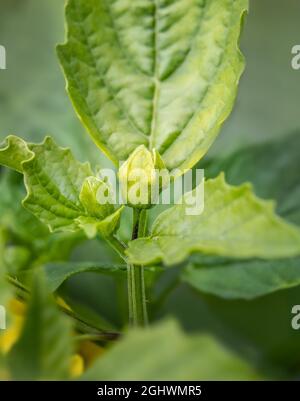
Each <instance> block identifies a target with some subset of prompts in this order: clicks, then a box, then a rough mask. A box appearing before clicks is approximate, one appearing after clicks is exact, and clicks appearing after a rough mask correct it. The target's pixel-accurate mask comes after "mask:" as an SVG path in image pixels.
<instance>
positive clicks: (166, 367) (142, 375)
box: [83, 321, 259, 380]
mask: <svg viewBox="0 0 300 401" xmlns="http://www.w3.org/2000/svg"><path fill="white" fill-rule="evenodd" d="M199 377H201V380H229V379H230V380H257V379H259V376H258V375H257V373H256V372H255V371H254V370H253V369H252V368H250V367H249V366H248V365H247V364H246V363H245V362H243V361H241V360H240V359H239V357H237V356H236V355H234V354H231V353H230V352H228V351H227V350H225V349H224V348H223V347H222V345H220V344H218V343H217V342H216V341H215V340H214V339H213V338H211V337H209V336H205V335H202V336H200V335H194V336H188V335H186V334H184V333H183V332H182V331H181V330H180V328H179V327H178V325H177V324H176V323H175V322H174V321H165V322H161V323H160V324H157V325H156V326H152V327H151V328H150V329H148V330H145V329H139V330H135V331H132V332H130V333H128V334H127V335H126V336H125V338H124V339H123V340H122V341H121V342H120V343H118V344H117V345H116V346H115V347H114V348H113V349H112V350H111V351H110V352H109V353H107V354H106V355H104V356H103V357H102V358H100V359H99V360H98V361H97V362H96V363H95V364H94V366H93V367H92V368H91V369H90V370H88V371H87V372H86V374H85V375H84V376H83V379H84V380H199Z"/></svg>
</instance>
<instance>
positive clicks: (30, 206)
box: [0, 136, 123, 237]
mask: <svg viewBox="0 0 300 401" xmlns="http://www.w3.org/2000/svg"><path fill="white" fill-rule="evenodd" d="M2 151H3V153H1V152H2ZM15 155H16V162H15V163H14V164H12V163H11V162H10V160H14V157H15ZM0 164H3V165H4V166H6V167H10V168H14V169H16V170H17V171H21V172H22V173H23V174H24V180H25V186H26V189H27V196H26V198H25V199H24V200H23V205H24V207H25V208H26V209H27V210H29V211H30V212H31V213H33V214H34V215H35V216H36V217H38V218H39V219H40V220H41V221H42V222H43V223H44V224H46V225H47V226H48V227H49V229H50V230H51V231H53V232H55V231H69V232H76V231H79V230H81V229H83V230H84V232H85V233H86V234H87V236H88V237H95V236H96V234H97V232H100V233H101V234H103V235H104V236H108V235H110V234H111V233H112V232H113V231H115V230H116V228H117V227H118V223H119V219H120V214H121V211H122V209H123V208H122V207H121V208H119V209H117V210H115V208H114V206H113V205H112V210H110V209H109V210H107V209H108V208H107V206H106V205H101V204H100V203H99V205H98V209H101V210H102V216H104V218H102V219H99V213H98V214H97V215H95V214H94V213H93V214H91V213H90V211H88V210H87V209H86V206H85V204H83V203H82V200H83V199H85V197H81V195H82V193H83V190H82V188H83V189H85V183H86V181H87V180H88V179H90V178H91V177H92V176H93V173H92V170H91V167H90V165H89V163H84V164H82V163H80V162H78V161H77V160H76V159H75V158H74V157H73V155H72V153H71V151H70V149H63V148H60V147H58V146H57V145H56V144H55V142H54V141H53V140H52V139H51V138H50V137H46V138H45V140H44V142H43V143H42V144H39V145H35V144H30V143H28V144H27V143H26V142H24V141H23V140H21V139H20V138H18V137H15V136H9V137H8V138H7V139H6V141H5V143H3V144H2V147H1V148H0ZM95 179H96V178H95ZM103 185H106V184H105V183H104V184H103ZM85 192H86V191H85ZM85 196H86V195H85ZM93 196H95V194H93ZM114 210H115V211H114ZM112 211H114V212H113V213H112ZM107 213H109V214H107Z"/></svg>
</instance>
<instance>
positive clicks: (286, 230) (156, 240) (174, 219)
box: [127, 174, 300, 265]
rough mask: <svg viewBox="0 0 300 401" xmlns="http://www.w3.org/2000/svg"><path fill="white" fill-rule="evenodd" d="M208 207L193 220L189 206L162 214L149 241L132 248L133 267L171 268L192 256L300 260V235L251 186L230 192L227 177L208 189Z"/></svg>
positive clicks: (212, 182) (137, 242) (211, 183)
mask: <svg viewBox="0 0 300 401" xmlns="http://www.w3.org/2000/svg"><path fill="white" fill-rule="evenodd" d="M191 194H192V196H194V194H193V192H192V193H188V194H186V195H185V199H187V197H189V196H191ZM204 201H205V203H204V211H203V213H202V214H199V215H195V216H191V215H188V214H187V211H186V210H187V207H188V206H187V205H189V203H188V202H187V205H186V204H185V203H184V202H183V203H182V204H181V205H176V206H174V207H171V208H169V209H168V210H166V211H165V212H163V213H161V214H160V215H159V217H158V218H157V219H156V220H155V222H154V224H153V227H152V232H151V236H150V237H149V238H142V239H137V240H135V241H132V242H130V243H129V248H128V250H127V255H128V257H129V259H130V260H131V262H132V263H137V264H143V265H145V264H149V263H157V262H160V261H163V262H164V263H165V264H167V265H171V264H175V263H179V262H181V261H183V260H184V259H185V258H187V257H188V256H189V254H190V253H192V252H199V253H204V254H211V255H219V256H228V257H235V258H251V257H260V258H265V259H271V258H283V257H291V256H296V255H299V254H300V230H299V229H298V228H297V227H295V226H293V225H290V224H288V223H286V222H285V221H284V220H282V219H281V218H279V217H278V216H276V214H275V213H274V204H273V202H269V201H263V200H260V199H259V198H257V197H256V196H255V195H254V194H253V192H252V189H251V187H250V186H249V185H248V184H245V185H242V186H240V187H233V186H230V185H228V184H227V183H226V182H225V180H224V176H223V175H222V174H221V175H220V176H219V177H218V178H215V179H210V180H208V181H207V182H206V183H205V197H204ZM178 243H180V247H179V246H178Z"/></svg>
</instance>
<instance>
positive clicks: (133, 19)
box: [58, 0, 248, 169]
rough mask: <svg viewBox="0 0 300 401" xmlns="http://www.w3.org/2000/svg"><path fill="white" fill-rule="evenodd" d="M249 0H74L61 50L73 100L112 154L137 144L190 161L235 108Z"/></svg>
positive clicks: (169, 158)
mask: <svg viewBox="0 0 300 401" xmlns="http://www.w3.org/2000/svg"><path fill="white" fill-rule="evenodd" d="M247 8H248V1H247V0H226V1H222V2H220V1H218V0H211V1H209V2H207V1H194V0H180V1H176V2H169V1H165V2H154V1H152V2H150V1H139V2H138V3H137V4H136V5H135V7H132V5H131V3H130V1H128V0H126V1H119V0H118V1H114V2H113V3H111V2H107V1H99V0H69V2H68V5H67V8H66V19H67V24H68V33H67V43H66V44H65V45H62V46H59V47H58V55H59V58H60V61H61V64H62V66H63V68H64V72H65V75H66V78H67V83H68V92H69V95H70V97H71V100H72V103H73V105H74V107H75V109H76V111H77V113H78V115H79V116H80V119H81V121H82V122H83V124H84V125H85V126H86V127H87V129H88V131H89V133H90V135H91V136H92V137H93V139H94V140H95V142H96V143H97V145H99V146H100V147H101V149H102V150H103V151H104V152H105V153H106V154H108V155H109V156H110V157H111V158H112V159H113V160H114V161H118V160H126V159H127V157H128V156H129V155H130V153H131V152H132V151H133V150H134V149H135V148H136V147H137V146H139V145H141V144H144V145H147V146H148V147H149V148H150V149H152V148H156V149H157V150H158V151H159V153H160V154H161V155H162V157H163V160H164V162H165V164H166V166H167V167H168V168H176V167H180V168H182V169H183V168H189V167H191V166H192V165H194V164H195V163H196V162H197V161H198V160H199V159H200V158H201V157H202V156H203V155H204V154H205V153H206V152H207V150H208V148H209V146H210V145H211V143H212V142H213V140H214V139H215V137H216V135H217V133H218V132H219V129H220V126H221V125H222V123H223V122H224V120H225V119H226V118H227V117H228V115H229V113H230V111H231V109H232V105H233V101H234V99H235V95H236V90H237V84H238V81H239V78H240V75H241V72H242V70H243V68H244V61H243V57H242V55H241V53H240V51H239V49H238V45H237V42H238V39H239V36H240V26H241V19H242V17H243V15H244V13H245V12H246V10H247Z"/></svg>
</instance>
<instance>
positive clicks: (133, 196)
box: [119, 145, 169, 208]
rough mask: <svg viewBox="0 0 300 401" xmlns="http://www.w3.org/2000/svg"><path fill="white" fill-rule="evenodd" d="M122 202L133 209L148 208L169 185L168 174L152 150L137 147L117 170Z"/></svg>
mask: <svg viewBox="0 0 300 401" xmlns="http://www.w3.org/2000/svg"><path fill="white" fill-rule="evenodd" d="M119 180H120V185H121V191H122V197H123V201H124V202H125V203H126V204H128V205H130V206H131V207H134V208H150V207H151V206H152V205H154V204H156V203H157V200H158V197H159V193H160V191H161V190H162V188H163V187H165V186H166V185H167V183H169V172H168V170H167V169H166V167H165V164H164V162H163V160H162V158H161V157H160V155H159V153H158V152H157V151H156V150H155V149H153V150H152V151H149V150H148V149H147V148H146V147H145V146H144V145H141V146H139V147H137V148H136V149H135V150H134V152H133V153H132V154H131V155H130V156H129V158H128V159H127V160H126V162H125V163H123V164H122V166H121V167H120V170H119Z"/></svg>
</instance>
